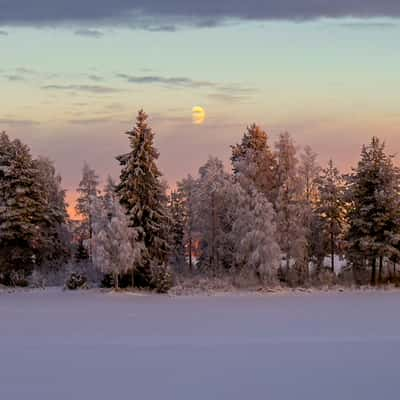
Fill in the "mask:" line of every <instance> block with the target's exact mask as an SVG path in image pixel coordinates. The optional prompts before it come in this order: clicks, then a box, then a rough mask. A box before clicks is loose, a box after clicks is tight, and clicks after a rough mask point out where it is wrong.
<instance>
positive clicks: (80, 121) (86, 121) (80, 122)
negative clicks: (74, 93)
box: [68, 117, 113, 125]
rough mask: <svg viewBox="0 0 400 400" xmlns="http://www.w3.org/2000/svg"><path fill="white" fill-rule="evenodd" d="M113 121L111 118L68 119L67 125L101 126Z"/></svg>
mask: <svg viewBox="0 0 400 400" xmlns="http://www.w3.org/2000/svg"><path fill="white" fill-rule="evenodd" d="M111 121H113V119H112V118H111V117H102V118H78V119H70V120H69V121H68V123H70V124H72V125H92V124H103V123H107V122H111Z"/></svg>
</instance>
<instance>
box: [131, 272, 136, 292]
mask: <svg viewBox="0 0 400 400" xmlns="http://www.w3.org/2000/svg"><path fill="white" fill-rule="evenodd" d="M134 287H135V269H134V268H132V270H131V288H132V289H133V288H134Z"/></svg>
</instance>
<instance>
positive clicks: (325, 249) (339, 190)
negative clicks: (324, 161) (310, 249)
mask: <svg viewBox="0 0 400 400" xmlns="http://www.w3.org/2000/svg"><path fill="white" fill-rule="evenodd" d="M317 185H318V200H317V203H316V209H315V215H316V218H317V221H318V223H317V227H316V232H315V236H316V238H318V239H319V242H320V243H322V246H321V250H320V254H321V255H322V257H325V256H326V255H329V256H330V259H331V262H330V267H331V271H332V272H334V271H335V254H338V253H340V252H341V247H342V246H341V243H342V241H343V232H344V228H345V211H346V204H345V201H344V192H345V188H346V183H345V180H344V178H343V176H342V175H341V174H340V173H339V170H338V169H337V168H336V167H335V166H334V164H333V161H332V160H329V163H328V166H327V167H326V168H324V169H323V170H322V172H321V174H320V177H319V178H318V181H317Z"/></svg>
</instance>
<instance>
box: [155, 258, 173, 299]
mask: <svg viewBox="0 0 400 400" xmlns="http://www.w3.org/2000/svg"><path fill="white" fill-rule="evenodd" d="M151 273H152V279H151V286H152V287H153V288H154V289H156V291H157V292H158V293H167V292H168V290H169V289H171V287H172V286H173V277H172V272H171V269H170V268H169V267H167V266H165V265H153V266H152V268H151Z"/></svg>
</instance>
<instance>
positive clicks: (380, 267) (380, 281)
mask: <svg viewBox="0 0 400 400" xmlns="http://www.w3.org/2000/svg"><path fill="white" fill-rule="evenodd" d="M382 269H383V257H382V256H380V257H379V273H378V282H379V283H382Z"/></svg>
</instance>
